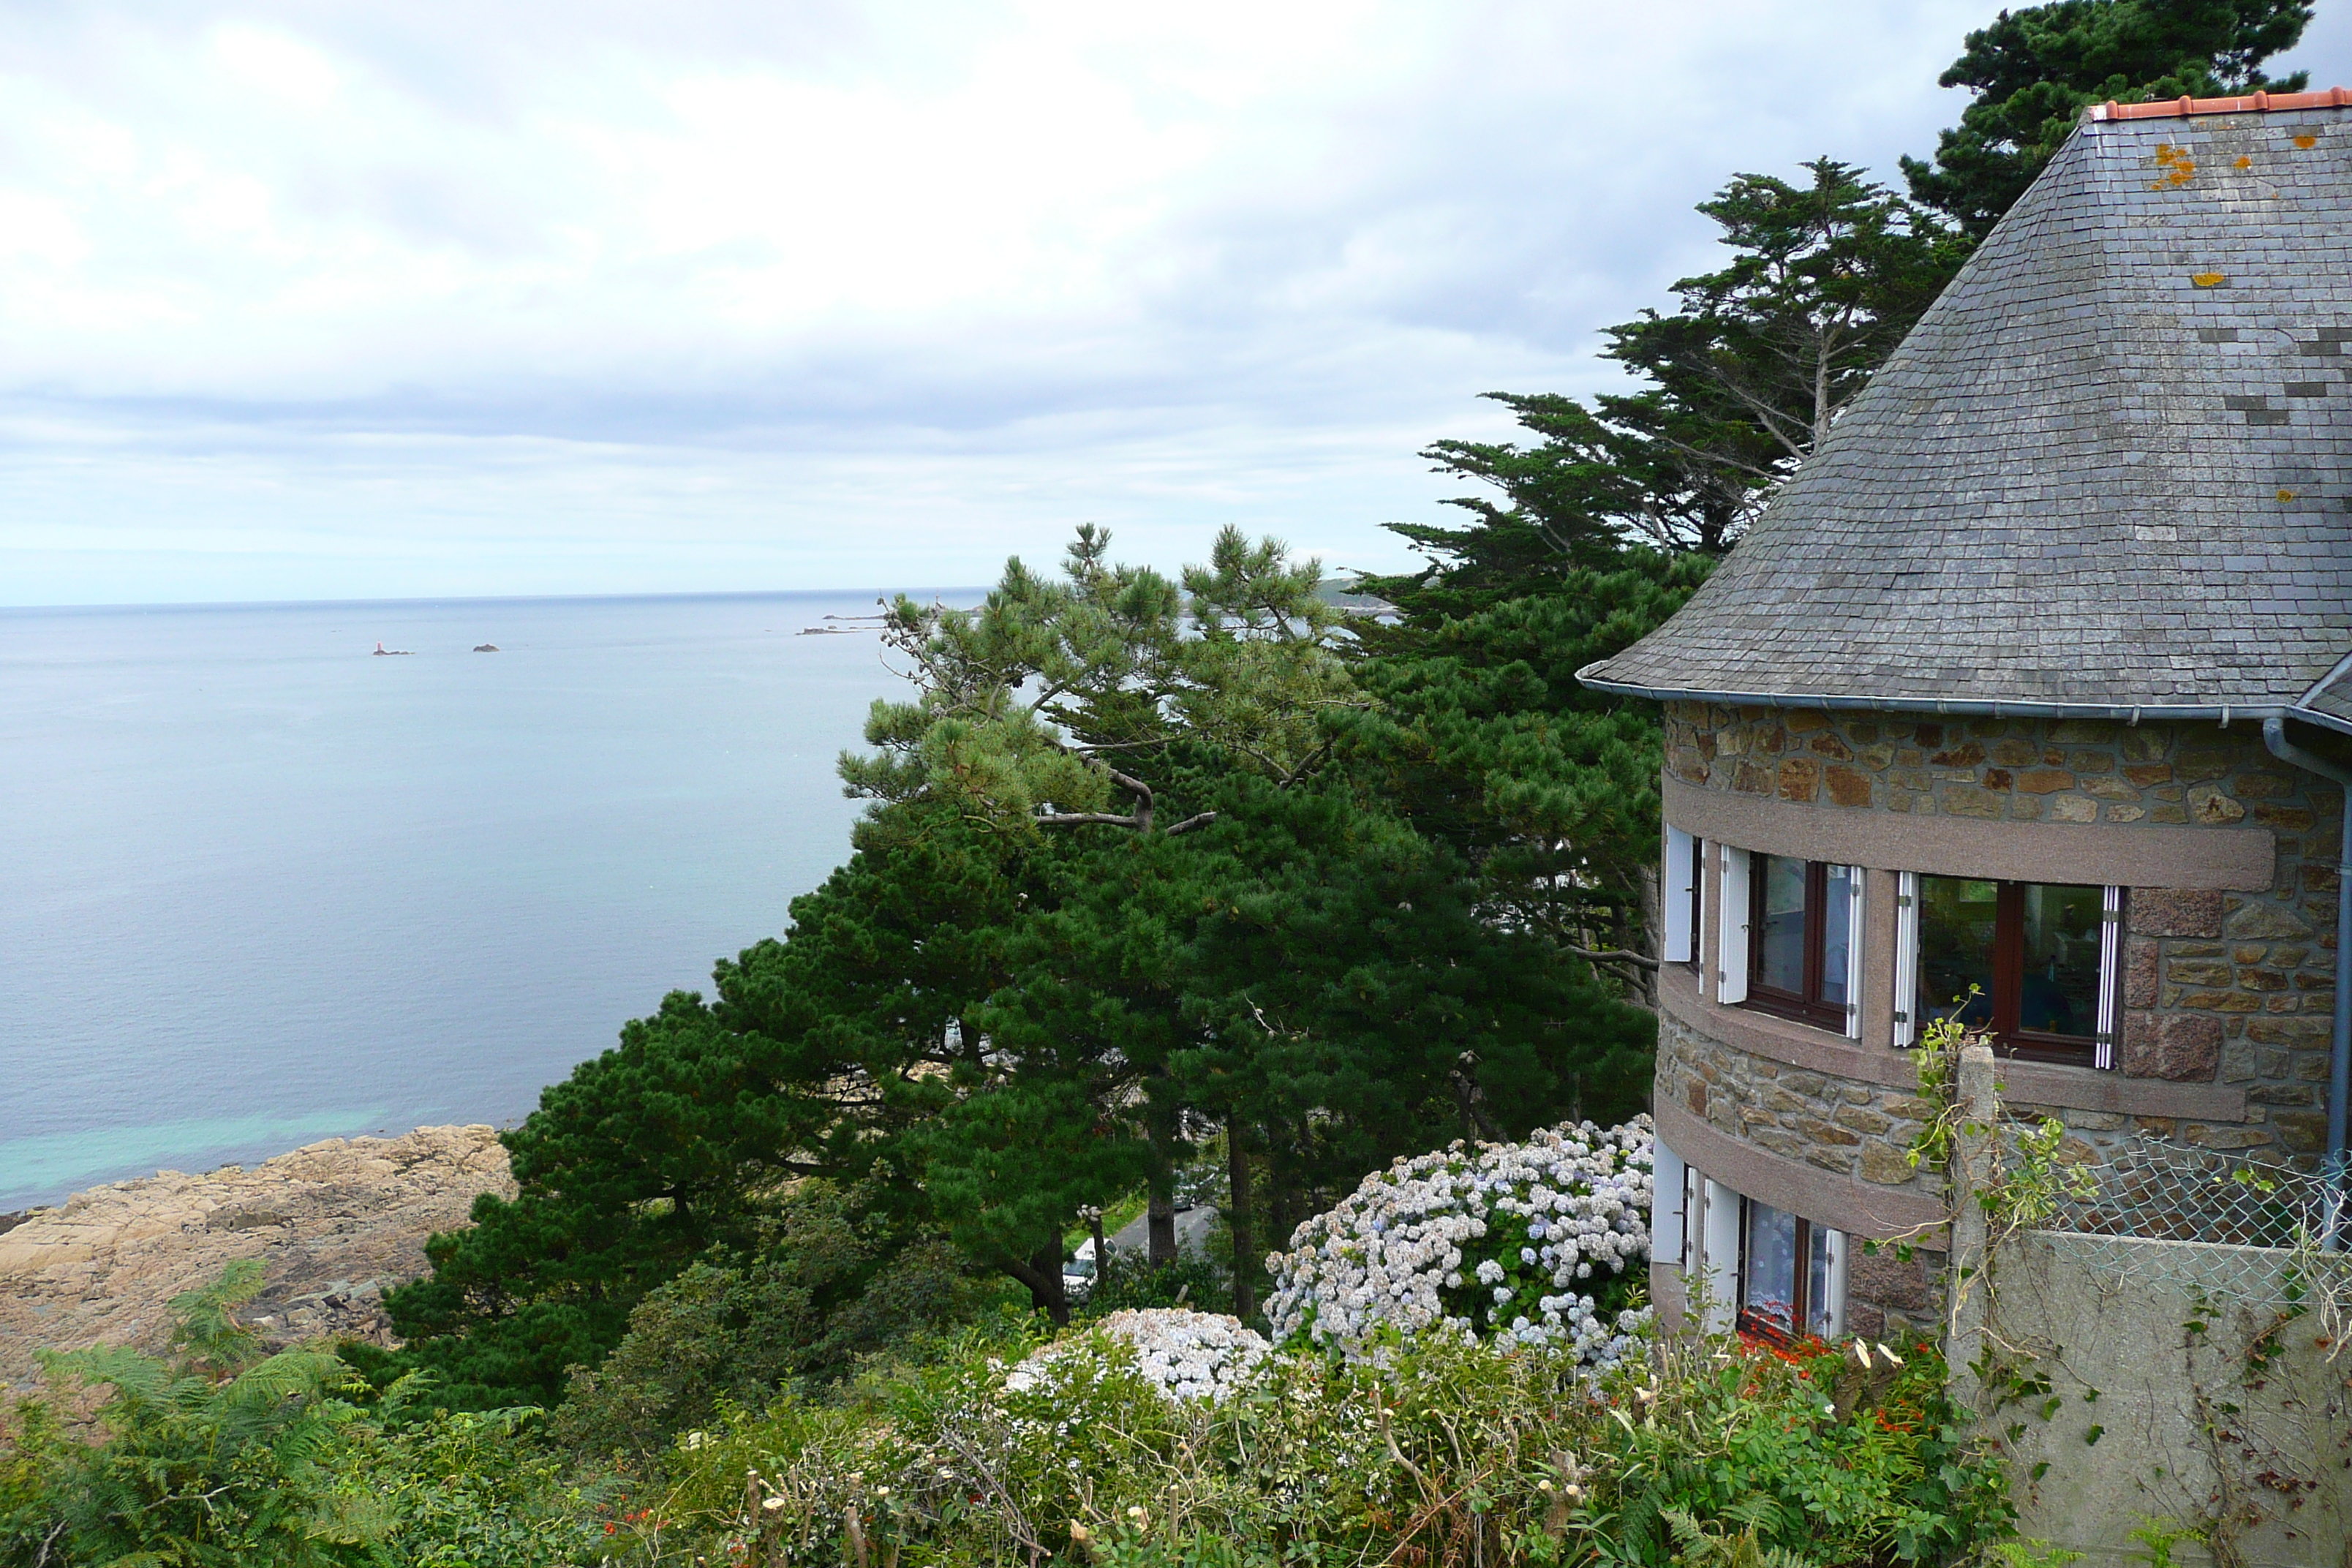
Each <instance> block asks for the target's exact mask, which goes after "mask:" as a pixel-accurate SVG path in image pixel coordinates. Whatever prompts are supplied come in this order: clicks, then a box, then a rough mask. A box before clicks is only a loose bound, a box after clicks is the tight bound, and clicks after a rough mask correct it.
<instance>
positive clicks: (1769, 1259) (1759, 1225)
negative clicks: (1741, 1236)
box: [1740, 1198, 1797, 1331]
mask: <svg viewBox="0 0 2352 1568" xmlns="http://www.w3.org/2000/svg"><path fill="white" fill-rule="evenodd" d="M1743 1283H1744V1288H1743V1289H1742V1290H1741V1292H1740V1304H1741V1305H1742V1306H1744V1307H1746V1308H1747V1309H1748V1311H1749V1312H1750V1313H1752V1314H1754V1315H1755V1316H1756V1317H1758V1318H1760V1319H1762V1320H1763V1321H1766V1322H1767V1323H1769V1324H1770V1325H1771V1326H1772V1327H1774V1328H1777V1329H1780V1330H1783V1331H1786V1330H1788V1329H1790V1328H1791V1327H1792V1326H1793V1325H1794V1323H1795V1321H1796V1310H1797V1216H1796V1215H1792V1214H1790V1213H1788V1212H1786V1211H1785V1210H1782V1209H1776V1208H1774V1207H1772V1206H1771V1205H1769V1204H1759V1203H1758V1202H1757V1201H1756V1200H1755V1199H1754V1198H1750V1199H1748V1278H1747V1279H1746V1280H1745V1281H1744V1282H1743Z"/></svg>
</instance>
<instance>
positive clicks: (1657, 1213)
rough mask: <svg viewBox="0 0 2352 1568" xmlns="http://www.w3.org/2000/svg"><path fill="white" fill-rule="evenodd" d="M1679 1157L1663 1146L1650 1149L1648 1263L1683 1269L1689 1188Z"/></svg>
mask: <svg viewBox="0 0 2352 1568" xmlns="http://www.w3.org/2000/svg"><path fill="white" fill-rule="evenodd" d="M1687 1169H1688V1167H1687V1166H1685V1164H1684V1163H1683V1158H1682V1156H1681V1155H1679V1154H1677V1153H1675V1152H1674V1151H1673V1150H1672V1149H1669V1148H1667V1147H1666V1146H1665V1144H1664V1143H1663V1142H1656V1143H1653V1144H1652V1145H1651V1148H1650V1177H1651V1185H1652V1194H1651V1199H1650V1261H1651V1262H1653V1263H1671V1264H1673V1265H1674V1266H1675V1268H1682V1267H1683V1265H1684V1252H1685V1243H1684V1236H1683V1214H1684V1208H1683V1205H1684V1204H1685V1201H1686V1196H1685V1194H1686V1190H1687V1188H1688V1186H1689V1183H1688V1181H1687V1180H1686V1179H1685V1174H1684V1173H1685V1171H1686V1170H1687Z"/></svg>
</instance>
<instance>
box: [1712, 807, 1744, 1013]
mask: <svg viewBox="0 0 2352 1568" xmlns="http://www.w3.org/2000/svg"><path fill="white" fill-rule="evenodd" d="M1715 929H1716V943H1715V947H1716V966H1715V986H1716V992H1715V999H1716V1000H1717V1001H1718V1002H1724V1003H1731V1002H1745V1001H1747V1000H1748V851H1747V850H1745V849H1734V848H1732V847H1729V846H1728V845H1727V846H1725V847H1724V850H1723V897H1722V900H1721V901H1720V902H1719V903H1718V904H1717V906H1716V911H1715Z"/></svg>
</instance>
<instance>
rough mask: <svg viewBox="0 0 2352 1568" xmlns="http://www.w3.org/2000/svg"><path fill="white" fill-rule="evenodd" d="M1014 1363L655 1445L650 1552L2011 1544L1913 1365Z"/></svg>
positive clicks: (1926, 1367)
mask: <svg viewBox="0 0 2352 1568" xmlns="http://www.w3.org/2000/svg"><path fill="white" fill-rule="evenodd" d="M1023 1348H1024V1346H1023V1344H1022V1343H1020V1342H1015V1343H1012V1344H1007V1343H1005V1342H1003V1341H1002V1340H996V1341H987V1342H982V1341H974V1342H967V1343H966V1344H965V1345H963V1346H961V1347H960V1348H958V1349H956V1350H954V1351H953V1352H950V1353H948V1354H944V1355H942V1356H940V1357H939V1358H937V1359H932V1360H928V1361H923V1362H919V1363H910V1364H904V1365H899V1366H895V1367H890V1368H887V1369H877V1370H876V1371H874V1372H872V1373H869V1374H868V1375H866V1377H865V1378H864V1379H862V1380H861V1381H860V1383H859V1384H857V1386H856V1390H855V1393H854V1395H853V1396H852V1397H851V1399H850V1400H848V1401H847V1402H846V1403H845V1404H837V1405H812V1404H807V1403H802V1402H788V1403H786V1404H783V1405H778V1406H776V1407H775V1408H774V1409H772V1410H771V1411H769V1412H767V1413H765V1414H761V1415H752V1414H749V1413H741V1414H739V1415H737V1416H736V1417H735V1418H734V1419H733V1420H732V1421H730V1423H729V1424H728V1425H727V1426H725V1427H724V1428H723V1429H716V1430H713V1431H711V1432H709V1433H707V1434H704V1435H702V1436H699V1437H698V1438H697V1439H694V1440H692V1441H690V1442H689V1443H688V1444H685V1445H681V1447H680V1448H679V1449H678V1451H677V1453H676V1454H675V1455H674V1456H673V1458H672V1466H673V1470H672V1475H673V1480H674V1487H673V1489H672V1491H671V1492H670V1493H669V1496H670V1497H671V1499H672V1504H671V1507H670V1510H669V1512H668V1515H667V1520H668V1526H669V1529H670V1531H672V1532H673V1534H672V1537H671V1538H672V1539H673V1540H677V1541H680V1542H685V1541H692V1542H695V1543H696V1548H695V1549H696V1550H701V1551H706V1552H708V1553H709V1555H710V1556H711V1557H712V1559H713V1560H714V1561H715V1560H718V1559H719V1556H720V1554H721V1553H734V1554H745V1555H749V1556H750V1557H751V1560H753V1561H764V1562H769V1563H834V1562H842V1561H854V1560H858V1559H860V1558H863V1559H864V1560H866V1561H869V1562H873V1561H888V1560H891V1559H892V1558H893V1557H895V1558H896V1560H898V1562H901V1563H908V1564H910V1565H911V1564H916V1563H922V1564H942V1565H944V1564H963V1563H972V1564H978V1563H1000V1562H1007V1561H1019V1560H1029V1559H1033V1558H1040V1557H1052V1558H1054V1559H1055V1560H1056V1561H1091V1562H1094V1563H1132V1564H1201V1565H1203V1568H1206V1565H1210V1564H1244V1563H1246V1564H1256V1563H1276V1562H1397V1561H1418V1562H1424V1563H1448V1564H1451V1563H1465V1564H1466V1563H1474V1562H1487V1563H1496V1562H1514V1561H1516V1562H1526V1563H1641V1564H1657V1565H1660V1568H1664V1565H1666V1564H1669V1563H1677V1562H1704V1561H1718V1562H1727V1563H1739V1562H1750V1561H1752V1562H1756V1563H1773V1562H1776V1561H1785V1560H1795V1561H1801V1562H1803V1563H1808V1564H1820V1565H1824V1568H1829V1565H1837V1564H1848V1563H1851V1564H1864V1563H1868V1564H1878V1563H1891V1562H1904V1563H1960V1562H1965V1561H1969V1560H1972V1559H1973V1557H1974V1556H1975V1554H1976V1553H1978V1552H1979V1551H1980V1550H1981V1549H1982V1548H1983V1547H1984V1546H1985V1545H1987V1544H1988V1543H1990V1542H1992V1541H1994V1540H1997V1539H2000V1538H2003V1537H2005V1536H2006V1534H2007V1533H2008V1527H2009V1520H2010V1517H2011V1514H2010V1509H2009V1505H2008V1502H2007V1499H2006V1493H2005V1490H2004V1488H2003V1485H2002V1482H2001V1479H2000V1474H1999V1472H1998V1470H1997V1469H1995V1468H1993V1467H1992V1465H1991V1464H1990V1461H1989V1460H1988V1459H1987V1458H1985V1457H1984V1456H1983V1455H1982V1454H1981V1453H1979V1451H1978V1450H1977V1449H1975V1448H1972V1447H1967V1446H1965V1445H1964V1444H1963V1443H1962V1442H1961V1440H1960V1439H1959V1437H1958V1435H1957V1432H1956V1429H1955V1425H1954V1419H1953V1413H1952V1412H1951V1411H1950V1409H1949V1408H1948V1405H1946V1404H1945V1403H1944V1400H1943V1396H1942V1394H1941V1380H1942V1374H1943V1368H1942V1366H1941V1363H1939V1362H1938V1361H1937V1359H1936V1357H1935V1355H1934V1352H1932V1351H1931V1350H1928V1349H1926V1348H1925V1347H1921V1348H1920V1349H1919V1350H1918V1352H1916V1353H1915V1354H1914V1355H1913V1356H1912V1357H1911V1358H1910V1359H1909V1360H1908V1361H1907V1362H1906V1363H1905V1365H1904V1366H1903V1368H1902V1369H1901V1370H1900V1371H1896V1370H1895V1369H1892V1368H1888V1367H1885V1365H1884V1363H1881V1366H1880V1368H1879V1370H1877V1371H1876V1372H1874V1373H1870V1374H1868V1375H1865V1374H1864V1373H1861V1372H1860V1371H1859V1370H1858V1369H1855V1368H1853V1367H1849V1366H1846V1365H1845V1364H1844V1363H1841V1361H1840V1360H1839V1358H1838V1356H1837V1355H1836V1354H1835V1353H1833V1352H1822V1353H1820V1354H1815V1355H1800V1356H1795V1357H1791V1358H1785V1359H1784V1358H1783V1357H1781V1356H1780V1355H1776V1354H1772V1353H1768V1352H1749V1351H1744V1350H1741V1349H1739V1348H1738V1347H1737V1346H1736V1345H1733V1344H1730V1343H1726V1344H1722V1345H1717V1346H1710V1347H1705V1348H1703V1349H1700V1350H1697V1351H1695V1352H1674V1353H1672V1354H1670V1355H1669V1356H1668V1358H1667V1361H1666V1363H1665V1365H1664V1373H1663V1375H1661V1376H1658V1377H1656V1378H1655V1379H1653V1378H1652V1376H1651V1374H1650V1373H1648V1371H1647V1370H1646V1369H1645V1370H1643V1371H1641V1372H1638V1373H1637V1372H1633V1371H1630V1370H1629V1371H1628V1372H1627V1373H1624V1374H1622V1375H1621V1376H1619V1377H1617V1378H1615V1379H1613V1380H1612V1381H1609V1382H1606V1383H1604V1384H1602V1385H1601V1387H1600V1388H1599V1389H1598V1390H1594V1389H1592V1388H1591V1386H1590V1385H1588V1384H1585V1383H1584V1382H1583V1381H1581V1380H1580V1378H1579V1377H1578V1376H1577V1375H1576V1374H1575V1369H1574V1367H1573V1366H1572V1364H1570V1362H1569V1361H1568V1360H1567V1359H1566V1358H1564V1357H1560V1356H1557V1355H1552V1354H1549V1353H1547V1352H1539V1351H1538V1352H1521V1353H1518V1354H1503V1353H1499V1352H1496V1351H1495V1350H1493V1349H1490V1348H1486V1347H1481V1346H1475V1345H1473V1346H1465V1345H1462V1344H1459V1343H1455V1342H1441V1341H1437V1340H1429V1341H1423V1342H1410V1343H1408V1342H1400V1343H1398V1344H1396V1345H1395V1346H1393V1347H1392V1348H1391V1352H1390V1353H1389V1354H1388V1355H1386V1356H1385V1357H1384V1358H1382V1359H1381V1362H1380V1363H1378V1364H1373V1363H1364V1364H1348V1363H1339V1362H1336V1361H1333V1360H1330V1359H1327V1358H1324V1357H1321V1356H1317V1355H1311V1354H1297V1353H1289V1354H1278V1355H1277V1356H1276V1357H1275V1358H1273V1360H1272V1361H1270V1362H1269V1363H1267V1365H1266V1369H1265V1373H1263V1375H1262V1376H1260V1377H1259V1378H1258V1379H1257V1381H1256V1382H1255V1383H1254V1384H1251V1385H1250V1386H1249V1387H1248V1388H1246V1389H1245V1390H1244V1392H1242V1393H1240V1394H1236V1395H1234V1397H1233V1398H1231V1399H1229V1400H1228V1401H1226V1402H1225V1403H1224V1404H1223V1405H1207V1404H1205V1403H1187V1404H1176V1403H1171V1402H1170V1401H1168V1400H1167V1399H1165V1398H1163V1397H1162V1396H1161V1395H1160V1394H1158V1393H1157V1392H1156V1391H1155V1390H1154V1389H1153V1388H1152V1387H1151V1386H1150V1385H1149V1384H1148V1383H1146V1381H1145V1380H1144V1379H1142V1378H1141V1377H1140V1376H1139V1374H1138V1373H1135V1372H1134V1371H1133V1370H1132V1363H1131V1361H1129V1359H1128V1352H1125V1351H1124V1350H1123V1349H1122V1348H1121V1347H1119V1346H1118V1345H1116V1344H1114V1343H1111V1342H1093V1343H1091V1344H1084V1343H1082V1344H1081V1345H1080V1346H1078V1347H1077V1348H1076V1349H1074V1350H1071V1351H1068V1352H1065V1353H1064V1354H1062V1355H1061V1356H1059V1357H1057V1358H1056V1359H1055V1361H1054V1362H1053V1363H1051V1364H1050V1366H1048V1367H1047V1368H1046V1369H1045V1371H1044V1372H1042V1373H1041V1374H1040V1375H1039V1377H1038V1379H1037V1381H1036V1382H1035V1384H1034V1386H1032V1387H1030V1388H1028V1389H1026V1390H1025V1391H1024V1392H1020V1393H1009V1392H1007V1391H1006V1390H1005V1388H1004V1377H1005V1366H1006V1363H1007V1361H1008V1360H1009V1359H1011V1358H1013V1356H1015V1355H1017V1354H1019V1353H1020V1352H1021V1350H1022V1349H1023ZM747 1471H748V1472H750V1475H751V1479H750V1481H749V1482H748V1483H747V1481H746V1479H745V1478H746V1473H747ZM1677 1520H1679V1521H1680V1522H1679V1523H1677V1522H1676V1521H1677ZM1708 1552H1714V1553H1717V1555H1715V1556H1712V1557H1710V1556H1708V1555H1706V1553H1708ZM1743 1553H1747V1555H1743ZM1776 1553H1777V1554H1784V1555H1782V1556H1776V1555H1775V1554H1776Z"/></svg>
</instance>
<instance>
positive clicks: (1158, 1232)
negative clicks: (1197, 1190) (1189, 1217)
mask: <svg viewBox="0 0 2352 1568" xmlns="http://www.w3.org/2000/svg"><path fill="white" fill-rule="evenodd" d="M1144 1215H1145V1218H1144V1222H1143V1226H1144V1232H1145V1235H1146V1236H1147V1237H1148V1238H1149V1239H1148V1240H1147V1241H1146V1242H1145V1246H1146V1247H1147V1248H1148V1249H1149V1250H1148V1251H1147V1252H1146V1254H1145V1256H1146V1257H1147V1258H1149V1259H1150V1263H1151V1267H1152V1268H1166V1267H1167V1266H1168V1265H1170V1264H1171V1263H1173V1262H1175V1261H1176V1193H1175V1188H1174V1185H1173V1184H1170V1185H1169V1186H1165V1187H1161V1186H1158V1185H1155V1186H1153V1188H1152V1189H1151V1197H1150V1203H1149V1205H1148V1206H1147V1207H1146V1208H1145V1209H1144Z"/></svg>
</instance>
